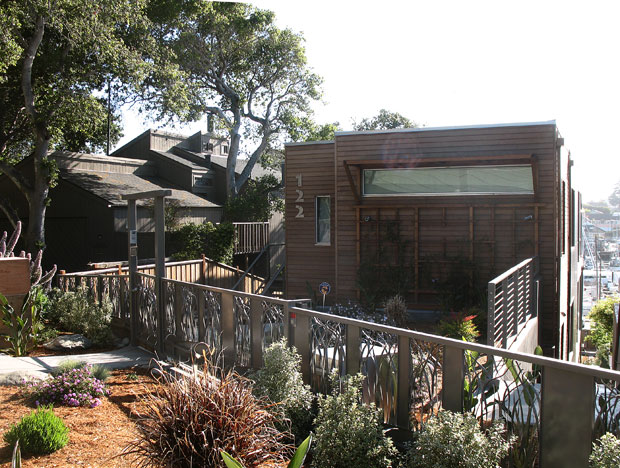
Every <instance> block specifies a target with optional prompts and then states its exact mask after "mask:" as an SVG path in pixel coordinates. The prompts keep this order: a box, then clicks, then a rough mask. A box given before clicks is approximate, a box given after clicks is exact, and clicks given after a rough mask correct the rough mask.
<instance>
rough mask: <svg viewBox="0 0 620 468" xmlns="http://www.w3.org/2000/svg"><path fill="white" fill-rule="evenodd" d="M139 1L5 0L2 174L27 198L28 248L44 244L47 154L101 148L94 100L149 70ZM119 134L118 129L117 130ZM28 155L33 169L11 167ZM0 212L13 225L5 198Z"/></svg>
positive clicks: (50, 174)
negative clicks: (144, 56) (56, 150)
mask: <svg viewBox="0 0 620 468" xmlns="http://www.w3.org/2000/svg"><path fill="white" fill-rule="evenodd" d="M144 8H145V4H144V1H143V0H131V1H130V0H106V1H104V2H92V1H89V0H55V1H53V2H48V1H45V0H8V1H5V2H3V10H2V13H3V15H2V16H3V18H2V20H0V21H1V23H2V26H4V27H3V28H2V33H0V72H2V73H3V74H2V76H1V77H0V97H1V98H2V99H3V108H2V110H0V171H1V172H2V173H4V174H5V175H6V176H7V177H8V179H9V180H10V181H11V182H12V183H13V184H15V186H17V188H18V189H19V190H20V192H21V193H22V194H23V195H24V197H25V198H26V201H27V204H28V208H29V213H28V227H27V232H26V236H25V240H26V247H27V249H29V250H36V249H38V248H43V247H44V245H45V236H44V234H45V233H44V219H45V212H46V209H47V206H48V205H49V203H50V196H49V191H50V188H51V187H53V186H54V184H55V180H56V172H57V171H56V167H55V164H54V161H52V160H51V159H49V158H48V150H49V149H50V148H53V147H54V145H56V144H58V145H60V147H61V148H64V149H81V148H88V147H89V145H90V144H93V142H94V144H95V145H100V144H101V128H102V123H103V121H105V117H106V110H105V107H104V104H103V100H102V99H101V98H97V97H95V96H94V95H93V92H94V91H101V90H103V89H105V88H106V85H107V84H108V83H110V81H112V82H113V83H114V88H115V91H116V93H118V95H122V94H123V93H127V92H128V91H129V89H130V88H131V87H132V86H135V85H136V84H137V83H138V82H139V81H140V79H141V77H142V76H143V71H144V69H145V68H146V67H148V66H149V64H148V63H145V62H144V61H143V60H142V54H141V50H142V49H143V47H142V46H144V44H143V43H141V44H140V47H136V46H135V44H137V43H138V42H139V41H140V38H142V37H146V36H145V35H144V34H143V33H142V32H143V31H146V22H145V20H144V18H145V16H144ZM116 134H118V131H117V132H116ZM30 153H31V154H32V170H31V171H27V172H25V171H20V170H18V169H17V168H16V167H15V166H14V163H15V162H17V161H19V160H20V159H21V158H23V157H24V155H25V154H30ZM0 209H2V210H3V211H4V212H5V214H6V215H7V216H8V217H9V219H11V220H12V221H13V222H14V221H15V219H16V215H17V213H15V212H14V210H12V209H11V208H10V206H9V204H8V203H7V202H6V201H5V200H0Z"/></svg>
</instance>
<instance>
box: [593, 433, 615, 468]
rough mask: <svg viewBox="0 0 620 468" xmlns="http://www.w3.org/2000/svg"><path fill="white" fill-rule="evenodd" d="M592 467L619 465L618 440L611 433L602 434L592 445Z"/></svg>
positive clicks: (610, 467)
mask: <svg viewBox="0 0 620 468" xmlns="http://www.w3.org/2000/svg"><path fill="white" fill-rule="evenodd" d="M590 466H591V467H592V468H617V467H618V466H620V440H619V439H617V438H616V436H614V435H613V434H611V433H609V432H608V433H607V434H605V435H603V437H601V438H600V439H599V440H598V441H596V442H595V443H594V444H593V446H592V454H591V455H590Z"/></svg>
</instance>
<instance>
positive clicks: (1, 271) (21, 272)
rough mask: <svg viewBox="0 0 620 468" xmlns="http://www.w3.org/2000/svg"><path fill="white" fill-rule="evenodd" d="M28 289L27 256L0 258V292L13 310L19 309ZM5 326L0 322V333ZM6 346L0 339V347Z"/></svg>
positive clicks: (28, 266) (28, 263) (3, 331)
mask: <svg viewBox="0 0 620 468" xmlns="http://www.w3.org/2000/svg"><path fill="white" fill-rule="evenodd" d="M28 291H30V261H29V260H28V259H27V258H15V257H9V258H0V293H2V294H3V295H4V296H5V297H6V298H7V300H8V301H9V304H10V305H11V306H12V307H13V309H15V310H20V309H21V307H22V304H23V302H24V297H25V296H26V294H28ZM6 331H7V330H6V327H5V326H4V325H2V324H0V333H6ZM6 346H7V343H6V342H5V340H3V339H0V348H4V347H6Z"/></svg>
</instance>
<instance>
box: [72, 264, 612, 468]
mask: <svg viewBox="0 0 620 468" xmlns="http://www.w3.org/2000/svg"><path fill="white" fill-rule="evenodd" d="M155 281H157V280H156V279H155V278H154V277H152V276H150V275H144V274H138V279H137V281H136V284H137V288H136V289H137V290H136V293H135V294H136V296H135V298H134V300H135V303H136V309H135V310H136V317H134V320H133V323H135V324H136V325H135V326H137V327H139V330H137V331H136V333H134V334H133V336H135V338H136V342H137V344H142V345H145V346H148V347H150V348H152V349H154V350H157V352H158V353H160V354H162V355H165V356H176V357H187V356H188V355H189V354H190V353H191V350H192V347H193V346H194V345H195V344H196V343H199V342H204V343H206V344H207V345H208V346H209V347H210V348H211V350H212V352H213V353H214V354H215V355H217V356H222V358H223V360H224V365H235V366H237V367H245V368H259V367H260V366H261V365H262V359H263V357H262V356H263V350H264V349H265V347H266V346H268V344H269V343H272V342H273V341H277V340H279V339H281V338H282V337H285V338H286V339H287V340H288V342H289V343H290V344H292V345H294V346H295V347H296V348H297V351H298V352H299V353H300V355H301V358H302V360H301V362H302V374H303V376H304V380H305V382H307V383H308V384H310V385H311V386H312V387H313V389H314V390H315V391H325V390H326V387H327V377H328V374H329V373H330V372H336V373H338V374H340V375H343V374H347V373H348V374H353V373H358V372H361V373H362V374H363V375H364V376H365V381H364V388H363V395H364V398H365V399H366V401H369V402H375V403H376V404H377V407H379V408H381V410H382V411H383V419H384V421H385V422H386V423H388V424H393V425H396V426H399V427H401V428H404V429H413V430H415V429H418V428H420V427H421V426H423V425H424V424H425V422H426V421H428V419H429V418H430V417H432V416H433V415H434V414H436V413H437V411H439V410H440V409H448V410H453V411H468V412H471V413H473V414H475V415H476V416H477V417H478V418H479V420H480V423H481V425H482V426H484V427H486V426H487V425H488V424H490V423H491V422H492V421H495V420H500V421H503V423H504V424H505V427H506V430H507V431H508V432H509V433H511V434H514V435H515V436H517V443H516V445H515V446H514V448H513V449H512V452H511V454H510V459H511V461H510V463H511V466H517V464H516V462H517V461H519V463H518V466H536V465H537V464H538V466H540V467H543V468H547V467H554V466H584V467H585V466H588V456H589V454H590V450H591V443H592V440H594V439H595V438H597V437H599V436H600V435H602V434H603V433H604V432H614V433H615V434H617V435H620V434H619V432H620V390H619V385H620V372H615V371H610V370H606V369H600V368H597V367H591V366H585V365H580V364H574V363H568V362H564V361H559V360H555V359H551V358H545V357H541V356H535V355H530V354H524V353H518V352H513V351H509V350H505V349H501V348H493V347H490V346H487V345H481V344H476V343H469V342H464V341H458V340H453V339H450V338H444V337H440V336H436V335H431V334H425V333H420V332H416V331H412V330H405V329H399V328H395V327H391V326H387V325H381V324H376V323H371V322H364V321H360V320H356V319H351V318H345V317H340V316H334V315H331V314H326V313H322V312H316V311H312V310H308V309H304V308H301V307H296V301H286V300H282V299H277V298H272V297H264V296H259V295H253V294H249V293H243V292H239V291H233V290H227V289H222V288H215V287H212V286H204V285H200V284H192V283H185V282H181V281H177V280H171V279H161V285H160V288H159V289H160V291H161V295H162V297H161V298H159V299H157V298H155V297H154V296H153V294H154V293H153V291H155V290H156V288H155ZM76 283H79V282H76ZM88 284H89V285H91V286H95V285H98V282H97V281H94V282H93V281H89V282H88ZM109 286H112V283H109ZM99 290H101V288H100V289H98V290H96V291H99ZM105 290H106V288H105V287H104V288H103V291H105ZM93 294H94V293H93ZM158 304H162V306H161V307H159V308H158ZM124 317H126V315H124ZM161 327H163V328H161ZM155 329H158V330H162V329H163V330H164V331H165V333H163V334H162V333H157V331H156V330H155ZM161 336H163V341H162V340H161V339H159V338H158V337H161Z"/></svg>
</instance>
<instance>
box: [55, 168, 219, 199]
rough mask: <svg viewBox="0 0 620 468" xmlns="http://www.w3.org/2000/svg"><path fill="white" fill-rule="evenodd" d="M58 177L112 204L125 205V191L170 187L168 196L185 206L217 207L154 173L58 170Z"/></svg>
mask: <svg viewBox="0 0 620 468" xmlns="http://www.w3.org/2000/svg"><path fill="white" fill-rule="evenodd" d="M60 177H61V179H63V180H66V181H68V182H70V183H72V184H74V185H77V186H78V187H80V188H82V189H84V190H86V191H88V192H91V193H93V194H94V195H96V196H98V197H99V198H102V199H103V200H105V201H107V202H108V204H110V205H113V206H125V205H126V204H127V202H126V201H124V200H121V195H122V194H124V193H134V192H147V191H150V190H159V189H171V190H172V196H171V197H169V199H172V200H178V201H179V203H180V204H181V206H184V207H204V208H208V207H212V208H219V207H220V205H217V204H215V203H213V202H210V201H209V200H207V199H205V198H203V197H201V196H199V195H196V194H194V193H191V192H188V191H186V190H182V189H179V188H178V187H176V186H174V185H173V184H171V183H170V182H167V181H165V180H163V179H159V178H156V177H146V176H137V175H135V174H119V173H113V172H94V171H83V172H82V171H80V172H73V171H66V170H61V171H60Z"/></svg>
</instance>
